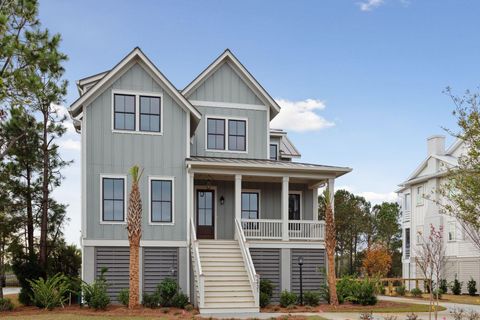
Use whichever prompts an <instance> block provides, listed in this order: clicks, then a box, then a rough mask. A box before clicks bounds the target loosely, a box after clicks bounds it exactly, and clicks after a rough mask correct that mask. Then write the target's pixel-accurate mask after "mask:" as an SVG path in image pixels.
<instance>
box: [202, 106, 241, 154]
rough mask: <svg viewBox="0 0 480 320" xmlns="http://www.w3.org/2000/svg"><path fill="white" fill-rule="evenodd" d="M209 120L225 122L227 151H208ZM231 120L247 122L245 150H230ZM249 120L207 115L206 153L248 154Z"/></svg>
mask: <svg viewBox="0 0 480 320" xmlns="http://www.w3.org/2000/svg"><path fill="white" fill-rule="evenodd" d="M208 119H218V120H224V121H225V128H224V129H225V136H224V146H225V149H208ZM230 120H238V121H245V150H244V151H242V150H230V149H228V129H229V127H228V125H229V121H230ZM248 137H249V134H248V118H245V117H226V116H216V115H206V116H205V151H207V152H228V153H244V154H245V153H248Z"/></svg>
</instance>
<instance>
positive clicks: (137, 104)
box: [111, 89, 164, 136]
mask: <svg viewBox="0 0 480 320" xmlns="http://www.w3.org/2000/svg"><path fill="white" fill-rule="evenodd" d="M116 94H120V95H131V96H135V130H118V129H115V95H116ZM140 96H147V97H155V98H160V132H152V131H141V130H140ZM111 99H112V105H111V109H112V119H111V122H112V132H113V133H123V134H144V135H154V136H162V135H163V123H164V121H163V94H162V93H159V92H146V91H132V90H118V89H114V90H112V95H111Z"/></svg>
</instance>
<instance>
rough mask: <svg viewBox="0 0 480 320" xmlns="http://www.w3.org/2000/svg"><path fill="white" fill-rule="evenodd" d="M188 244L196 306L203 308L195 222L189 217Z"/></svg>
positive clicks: (203, 278) (202, 290)
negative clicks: (190, 252)
mask: <svg viewBox="0 0 480 320" xmlns="http://www.w3.org/2000/svg"><path fill="white" fill-rule="evenodd" d="M190 246H191V249H192V262H193V265H194V268H193V270H194V273H195V275H194V276H195V284H196V288H197V293H198V300H199V301H198V307H199V308H203V306H204V303H205V276H204V274H203V271H202V264H201V262H200V250H199V249H198V240H197V233H196V232H195V223H194V222H193V219H190Z"/></svg>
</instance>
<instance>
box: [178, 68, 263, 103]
mask: <svg viewBox="0 0 480 320" xmlns="http://www.w3.org/2000/svg"><path fill="white" fill-rule="evenodd" d="M188 99H190V100H202V101H216V102H230V103H242V104H256V105H261V104H263V103H262V101H261V100H260V99H259V98H258V97H257V96H256V95H255V93H254V92H253V91H252V90H251V89H250V88H249V87H248V86H247V85H246V84H245V82H244V81H243V80H242V78H240V76H238V74H237V73H236V72H235V71H234V70H233V69H232V67H231V66H230V64H229V63H228V62H227V63H223V64H222V65H221V66H220V67H218V69H217V70H216V71H215V72H214V73H213V74H212V75H210V76H209V77H208V78H207V79H205V80H204V82H203V83H202V84H201V85H200V86H199V87H198V88H197V89H196V90H195V91H193V92H192V93H191V94H190V96H189V97H188Z"/></svg>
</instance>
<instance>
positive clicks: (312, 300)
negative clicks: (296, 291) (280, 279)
mask: <svg viewBox="0 0 480 320" xmlns="http://www.w3.org/2000/svg"><path fill="white" fill-rule="evenodd" d="M303 303H304V304H305V305H307V306H312V307H316V306H318V305H319V304H320V292H315V291H307V292H305V293H304V294H303Z"/></svg>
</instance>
